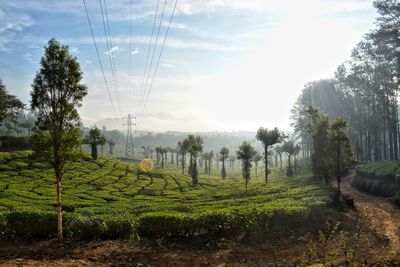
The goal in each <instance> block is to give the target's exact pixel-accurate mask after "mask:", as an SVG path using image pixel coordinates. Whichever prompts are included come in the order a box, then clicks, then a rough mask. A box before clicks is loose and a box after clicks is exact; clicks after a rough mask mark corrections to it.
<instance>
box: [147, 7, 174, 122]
mask: <svg viewBox="0 0 400 267" xmlns="http://www.w3.org/2000/svg"><path fill="white" fill-rule="evenodd" d="M177 4H178V0H175V5H174V8H173V10H172V14H171V17H170V19H169V23H168V27H167V31H166V32H165V36H164V42H163V44H162V46H161V50H160V54H159V55H158V59H157V64H156V67H155V69H154V73H153V78H152V80H151V83H150V87H149V90H148V92H147V96H146V98H145V102H144V106H143V109H142V113H141V114H143V112H144V110H145V108H146V105H147V101H148V99H149V96H150V91H151V88H152V87H153V82H154V79H155V76H156V74H157V70H158V66H159V64H160V59H161V56H162V53H163V51H164V47H165V42H166V41H167V37H168V33H169V30H170V28H171V23H172V19H173V17H174V14H175V10H176V5H177Z"/></svg>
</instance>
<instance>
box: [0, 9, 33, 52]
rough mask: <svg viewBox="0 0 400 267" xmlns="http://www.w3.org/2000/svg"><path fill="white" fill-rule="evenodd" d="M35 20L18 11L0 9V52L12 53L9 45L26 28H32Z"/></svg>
mask: <svg viewBox="0 0 400 267" xmlns="http://www.w3.org/2000/svg"><path fill="white" fill-rule="evenodd" d="M32 24H33V20H32V18H31V17H30V16H28V15H27V14H25V13H23V12H20V11H18V10H13V9H9V8H6V7H0V51H3V52H5V51H11V50H12V49H11V48H10V47H9V44H10V43H12V42H13V41H14V40H15V39H16V36H17V35H18V34H19V33H20V32H22V31H23V30H24V29H25V28H27V27H29V26H31V25H32Z"/></svg>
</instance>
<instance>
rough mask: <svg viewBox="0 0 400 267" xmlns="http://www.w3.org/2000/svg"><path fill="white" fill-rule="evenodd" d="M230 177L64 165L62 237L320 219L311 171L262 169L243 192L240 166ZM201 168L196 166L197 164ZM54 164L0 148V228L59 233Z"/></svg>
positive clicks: (182, 232)
mask: <svg viewBox="0 0 400 267" xmlns="http://www.w3.org/2000/svg"><path fill="white" fill-rule="evenodd" d="M227 171H228V178H226V179H224V180H222V179H221V178H220V177H218V175H216V174H218V170H216V169H215V170H214V171H213V175H212V176H210V177H209V176H207V175H201V174H200V177H199V185H198V186H195V187H193V186H191V178H190V176H188V175H182V174H181V173H180V169H179V168H178V167H177V166H176V165H172V164H169V165H167V167H166V168H165V169H161V168H156V169H155V170H154V171H153V172H152V173H150V174H145V173H142V172H141V171H140V170H139V167H138V166H137V165H134V164H130V163H125V162H121V161H118V160H116V159H113V158H110V157H105V156H104V157H103V156H101V157H100V158H99V159H98V160H97V161H93V160H91V159H90V158H88V157H86V158H83V159H81V160H80V161H79V162H73V163H70V164H68V165H67V166H66V169H65V174H64V177H63V181H62V202H63V211H64V212H63V217H64V220H63V225H64V234H65V236H67V237H74V238H83V239H93V238H95V239H113V238H140V237H142V238H145V237H164V236H190V235H201V234H224V233H227V232H231V231H237V230H240V231H246V232H252V231H262V232H265V231H275V230H276V231H277V230H279V229H280V228H282V227H286V228H287V227H289V228H291V227H296V225H297V224H301V223H304V222H305V221H307V220H313V219H318V218H319V217H320V216H321V214H322V210H323V208H324V207H325V205H327V203H329V202H330V201H331V199H332V191H331V189H329V188H328V187H325V186H323V185H321V184H319V183H315V182H312V181H311V180H310V179H309V178H308V175H301V176H296V177H291V178H287V177H286V176H285V175H284V174H283V172H282V171H279V170H273V172H272V174H271V176H270V181H269V182H268V184H267V185H264V183H263V178H262V177H263V176H262V173H261V174H260V177H259V178H258V179H254V174H252V177H253V179H252V180H251V181H250V184H249V188H248V190H247V191H245V190H244V181H243V180H242V178H241V173H240V170H239V169H235V170H232V169H228V170H227ZM200 172H201V169H200ZM55 222H56V216H55V183H54V176H53V170H52V168H51V166H50V165H49V164H47V163H46V162H45V161H41V160H38V159H37V158H34V157H33V156H32V154H31V152H29V151H20V152H13V153H7V152H3V153H0V234H1V235H2V236H3V237H4V238H9V237H13V238H14V237H22V238H48V237H52V236H54V234H55V233H56V230H55V229H56V223H55Z"/></svg>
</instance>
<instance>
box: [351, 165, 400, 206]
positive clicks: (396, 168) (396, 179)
mask: <svg viewBox="0 0 400 267" xmlns="http://www.w3.org/2000/svg"><path fill="white" fill-rule="evenodd" d="M356 170H357V175H356V176H355V179H354V180H353V184H352V185H353V186H355V187H357V188H358V189H360V190H362V191H364V192H367V193H370V194H374V195H378V196H383V197H393V198H394V200H395V203H396V204H397V205H400V194H399V193H400V186H399V185H400V163H399V161H395V160H393V161H375V162H369V163H364V164H360V165H358V166H357V168H356Z"/></svg>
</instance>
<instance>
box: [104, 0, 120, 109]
mask: <svg viewBox="0 0 400 267" xmlns="http://www.w3.org/2000/svg"><path fill="white" fill-rule="evenodd" d="M99 5H100V11H101V18H102V22H103V29H104V35H105V38H106V45H107V50H108V51H107V55H108V61H109V63H110V69H111V77H112V79H113V83H114V92H115V97H116V100H117V107H118V110H119V113H120V116H121V101H120V99H119V94H118V84H117V79H116V75H115V65H114V64H113V58H112V43H111V42H110V41H109V38H111V36H110V37H109V32H107V28H106V21H105V19H104V11H103V4H102V0H100V1H99ZM104 5H105V8H106V2H105V0H104Z"/></svg>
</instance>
